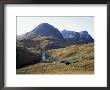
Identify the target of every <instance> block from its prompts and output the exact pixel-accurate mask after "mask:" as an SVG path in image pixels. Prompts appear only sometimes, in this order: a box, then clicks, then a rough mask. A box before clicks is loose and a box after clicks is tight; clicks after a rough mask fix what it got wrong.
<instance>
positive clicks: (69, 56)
mask: <svg viewBox="0 0 110 90" xmlns="http://www.w3.org/2000/svg"><path fill="white" fill-rule="evenodd" d="M49 54H50V57H51V58H50V60H49V59H48V58H47V60H46V61H45V62H44V63H38V64H34V65H29V66H26V67H23V68H20V69H17V70H16V73H17V74H93V73H94V43H89V44H83V45H71V46H68V47H66V48H60V49H52V50H49Z"/></svg>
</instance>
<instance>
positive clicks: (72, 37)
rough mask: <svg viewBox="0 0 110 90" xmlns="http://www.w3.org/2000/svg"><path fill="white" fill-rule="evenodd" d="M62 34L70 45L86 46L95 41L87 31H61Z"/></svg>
mask: <svg viewBox="0 0 110 90" xmlns="http://www.w3.org/2000/svg"><path fill="white" fill-rule="evenodd" d="M61 34H62V35H63V38H64V39H65V40H66V42H67V43H70V44H71V43H73V44H86V43H91V42H94V39H93V38H92V37H91V36H90V35H89V34H88V32H87V31H81V32H75V31H68V30H63V31H61Z"/></svg>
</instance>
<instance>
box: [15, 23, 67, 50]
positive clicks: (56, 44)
mask: <svg viewBox="0 0 110 90" xmlns="http://www.w3.org/2000/svg"><path fill="white" fill-rule="evenodd" d="M17 45H22V46H25V47H28V48H32V47H34V48H37V49H41V48H48V49H53V48H61V47H64V46H65V44H64V38H63V36H62V34H61V33H60V31H59V30H58V29H57V28H55V27H54V26H52V25H50V24H48V23H41V24H40V25H38V26H37V27H35V28H34V29H33V30H32V31H30V32H27V33H25V34H22V35H19V36H17Z"/></svg>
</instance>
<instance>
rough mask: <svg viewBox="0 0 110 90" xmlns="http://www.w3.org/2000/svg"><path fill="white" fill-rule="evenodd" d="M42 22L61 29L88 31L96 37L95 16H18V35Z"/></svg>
mask: <svg viewBox="0 0 110 90" xmlns="http://www.w3.org/2000/svg"><path fill="white" fill-rule="evenodd" d="M41 23H49V24H51V25H53V26H54V27H55V28H57V29H58V30H59V31H62V30H64V29H66V30H69V31H76V32H80V31H88V33H89V34H90V35H91V36H92V37H93V38H94V17H93V16H60V17H59V16H57V17H55V16H53V17H50V16H49V17H47V16H46V17H44V16H39V17H38V16H23V17H22V16H17V35H21V34H24V33H26V32H29V31H31V30H33V29H34V28H35V27H37V26H38V25H39V24H41Z"/></svg>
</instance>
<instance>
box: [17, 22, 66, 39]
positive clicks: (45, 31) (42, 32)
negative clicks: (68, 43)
mask: <svg viewBox="0 0 110 90" xmlns="http://www.w3.org/2000/svg"><path fill="white" fill-rule="evenodd" d="M36 36H46V37H48V38H56V39H58V40H64V39H63V36H62V34H61V33H60V31H59V30H58V29H57V28H55V27H54V26H52V25H50V24H48V23H41V24H40V25H38V26H37V27H35V28H34V29H33V30H32V31H30V32H27V33H26V34H24V35H22V36H18V38H17V39H33V38H36Z"/></svg>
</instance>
